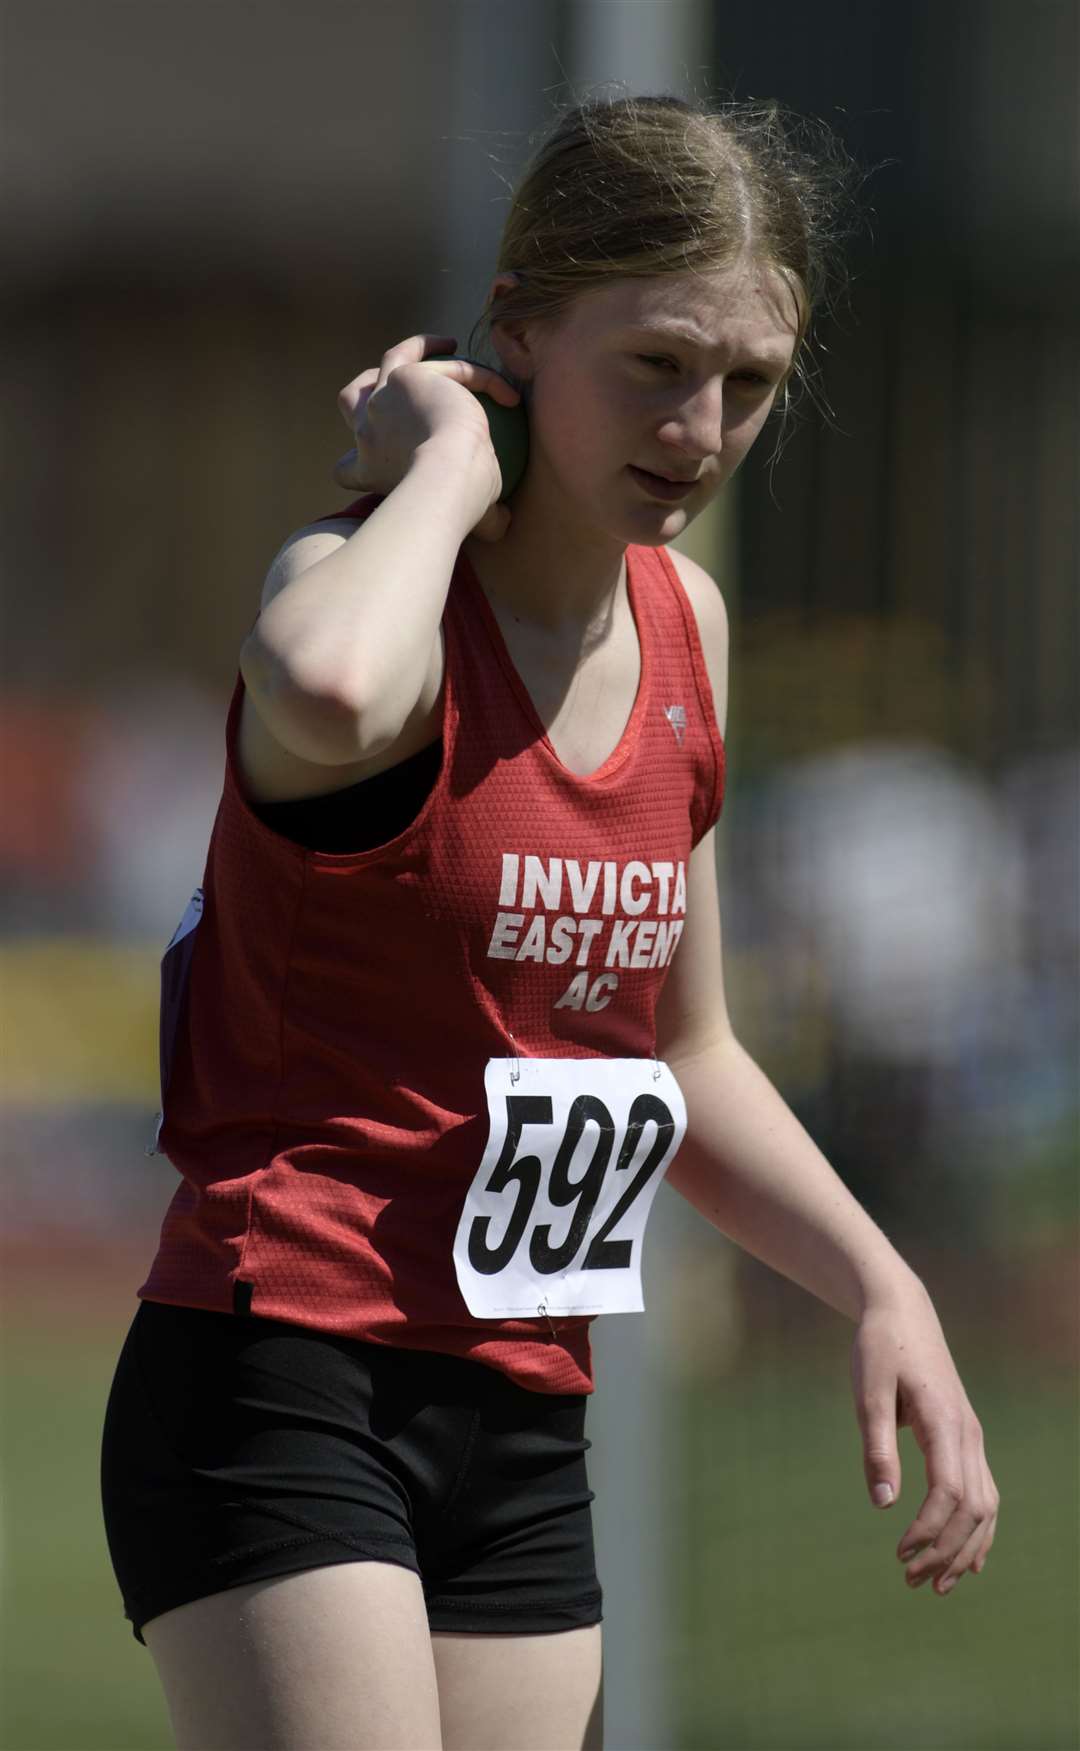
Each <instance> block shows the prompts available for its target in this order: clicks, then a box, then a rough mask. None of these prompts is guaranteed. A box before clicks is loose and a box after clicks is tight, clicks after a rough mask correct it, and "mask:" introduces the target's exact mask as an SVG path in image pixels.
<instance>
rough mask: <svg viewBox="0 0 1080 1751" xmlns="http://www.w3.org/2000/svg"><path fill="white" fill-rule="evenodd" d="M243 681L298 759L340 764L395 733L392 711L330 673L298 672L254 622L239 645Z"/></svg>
mask: <svg viewBox="0 0 1080 1751" xmlns="http://www.w3.org/2000/svg"><path fill="white" fill-rule="evenodd" d="M240 673H241V675H242V676H243V679H244V686H245V687H246V689H247V691H248V692H249V693H250V694H251V696H252V699H253V701H254V703H255V705H256V707H257V708H258V712H259V716H260V717H261V718H262V720H263V722H264V723H265V724H266V727H267V729H268V730H269V731H270V733H271V734H272V735H273V736H274V738H275V740H277V741H278V742H280V743H281V745H282V747H283V748H286V749H288V751H289V752H290V753H291V754H296V755H297V756H298V757H299V758H300V759H301V760H310V761H312V762H314V763H315V764H317V765H320V766H344V765H349V764H358V763H361V762H363V761H366V760H372V759H374V758H375V757H376V755H378V754H380V753H382V751H383V749H384V748H386V747H388V746H389V745H390V744H391V743H392V742H393V741H394V740H395V739H396V736H397V735H398V734H400V731H401V728H402V727H403V723H404V719H403V720H402V724H398V725H397V726H396V727H395V725H394V723H393V722H392V721H390V719H391V717H392V715H393V714H390V713H387V712H386V711H385V710H384V711H381V712H380V711H378V710H376V709H373V708H372V707H370V706H368V705H366V704H365V702H364V701H363V699H362V698H359V697H357V695H356V692H355V691H354V690H353V689H352V688H346V687H343V686H342V685H340V682H339V681H338V679H337V678H336V677H313V676H309V675H304V674H301V673H298V672H297V670H296V668H295V667H294V666H293V665H292V664H286V663H285V662H283V661H282V660H281V658H280V657H279V656H278V655H277V654H276V653H275V652H274V651H272V650H271V649H269V648H268V647H267V645H266V644H265V643H264V642H263V640H261V639H260V637H259V629H258V626H257V625H256V626H255V627H254V628H253V629H252V631H251V632H250V633H249V634H248V636H247V638H246V639H245V641H244V644H243V646H242V647H241V651H240Z"/></svg>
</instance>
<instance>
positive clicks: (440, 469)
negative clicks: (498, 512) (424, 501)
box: [408, 429, 499, 534]
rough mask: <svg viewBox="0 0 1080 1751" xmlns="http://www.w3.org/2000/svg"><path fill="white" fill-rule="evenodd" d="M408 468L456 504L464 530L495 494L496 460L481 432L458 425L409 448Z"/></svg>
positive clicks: (497, 486) (487, 440) (496, 486)
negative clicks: (411, 456)
mask: <svg viewBox="0 0 1080 1751" xmlns="http://www.w3.org/2000/svg"><path fill="white" fill-rule="evenodd" d="M408 472H409V475H413V474H417V475H419V476H421V477H422V478H423V479H424V480H425V482H426V483H427V486H428V488H429V489H430V490H432V491H438V492H440V493H441V494H443V495H445V496H446V497H447V498H448V499H449V500H450V501H451V502H452V503H455V504H460V506H461V511H462V516H463V518H464V520H465V533H466V534H467V533H468V531H469V530H470V529H472V528H473V526H474V525H475V524H476V523H477V522H479V520H480V518H481V517H482V516H483V515H484V512H485V511H486V510H487V509H488V508H489V506H490V505H492V504H493V503H494V502H495V499H496V498H497V496H498V490H499V470H498V464H497V463H496V461H495V456H494V451H493V450H492V448H491V443H490V440H489V439H488V437H487V435H486V433H484V432H477V433H476V434H475V436H474V435H473V433H471V432H469V431H462V430H460V429H459V430H457V431H455V432H454V433H453V434H450V433H443V434H441V435H438V436H436V437H432V438H426V439H425V440H424V442H423V443H422V444H418V445H417V447H416V450H415V451H414V452H413V459H412V462H411V463H410V465H409V470H408Z"/></svg>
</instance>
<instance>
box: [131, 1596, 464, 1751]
mask: <svg viewBox="0 0 1080 1751" xmlns="http://www.w3.org/2000/svg"><path fill="white" fill-rule="evenodd" d="M143 1635H144V1639H145V1641H146V1645H147V1647H148V1648H149V1649H150V1652H151V1654H152V1655H153V1658H154V1661H155V1664H156V1666H157V1669H158V1674H159V1676H160V1678H161V1683H162V1687H163V1689H164V1691H165V1697H166V1701H167V1703H168V1706H169V1713H170V1716H171V1718H172V1724H173V1732H174V1734H175V1736H176V1743H177V1746H178V1751H316V1748H317V1751H440V1747H441V1739H440V1730H439V1698H438V1691H437V1687H436V1680H435V1669H434V1664H433V1660H432V1650H431V1639H430V1636H429V1633H428V1625H427V1615H426V1612H425V1608H424V1597H423V1590H422V1587H421V1584H420V1581H419V1578H418V1577H417V1576H416V1575H414V1574H412V1573H410V1572H409V1571H408V1570H407V1569H403V1568H400V1567H397V1566H395V1565H393V1564H389V1563H380V1562H357V1563H342V1564H338V1565H336V1566H333V1567H328V1568H320V1569H311V1570H306V1571H304V1572H303V1573H301V1574H293V1575H286V1576H283V1577H279V1578H277V1579H274V1580H266V1581H257V1582H254V1583H249V1584H247V1585H244V1586H239V1587H231V1588H229V1589H228V1590H227V1591H226V1592H223V1593H215V1594H213V1595H212V1596H210V1597H208V1598H205V1599H198V1600H194V1601H192V1602H191V1603H190V1604H187V1605H181V1606H179V1607H177V1609H175V1610H173V1611H167V1612H164V1613H163V1614H162V1615H161V1616H160V1617H155V1618H153V1619H152V1620H151V1621H150V1622H149V1623H147V1624H145V1625H144V1628H143ZM462 1743H464V1741H462ZM492 1743H494V1741H492Z"/></svg>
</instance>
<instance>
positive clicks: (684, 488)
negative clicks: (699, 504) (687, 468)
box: [627, 462, 698, 504]
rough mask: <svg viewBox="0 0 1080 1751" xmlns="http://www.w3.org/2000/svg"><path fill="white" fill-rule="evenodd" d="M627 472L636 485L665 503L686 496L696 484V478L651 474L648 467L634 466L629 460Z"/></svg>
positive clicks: (674, 501)
mask: <svg viewBox="0 0 1080 1751" xmlns="http://www.w3.org/2000/svg"><path fill="white" fill-rule="evenodd" d="M627 473H628V474H631V475H633V477H634V479H635V480H636V481H637V483H638V485H639V486H640V487H642V488H643V489H644V491H645V492H647V493H651V494H652V496H653V498H656V499H663V500H664V501H665V502H666V503H667V504H674V503H676V502H677V501H678V500H679V499H685V498H688V497H689V495H690V494H691V493H692V492H693V490H694V488H695V487H696V486H697V484H698V483H697V481H696V480H669V479H668V477H667V475H665V474H653V473H652V472H651V471H650V470H649V469H648V468H635V467H634V464H633V463H632V462H631V463H630V464H629V465H628V467H627Z"/></svg>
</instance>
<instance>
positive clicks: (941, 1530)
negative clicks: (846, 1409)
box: [656, 555, 998, 1594]
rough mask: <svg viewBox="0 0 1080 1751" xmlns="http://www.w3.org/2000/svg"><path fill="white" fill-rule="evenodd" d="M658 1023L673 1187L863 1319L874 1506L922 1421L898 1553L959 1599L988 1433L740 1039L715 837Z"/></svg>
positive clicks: (702, 595)
mask: <svg viewBox="0 0 1080 1751" xmlns="http://www.w3.org/2000/svg"><path fill="white" fill-rule="evenodd" d="M673 557H677V564H678V569H679V572H680V575H681V577H682V578H683V582H684V583H685V584H686V586H687V589H688V592H689V594H690V597H691V601H692V602H693V604H694V608H695V612H696V614H697V617H698V625H699V629H700V632H701V637H702V644H703V647H704V650H705V656H706V661H707V663H708V667H709V673H710V679H711V681H712V686H713V696H714V702H715V704H716V707H717V715H718V718H719V721H720V723H721V727H722V726H723V716H722V713H723V710H724V702H725V700H726V682H727V636H726V635H727V627H726V618H725V616H724V613H723V606H722V603H721V602H720V598H719V595H718V593H717V591H716V586H715V585H714V584H713V582H712V579H711V578H709V577H708V575H707V573H704V572H702V571H701V568H700V567H698V566H693V565H692V562H690V561H688V560H687V559H685V558H684V557H682V556H674V555H673ZM656 1020H657V1053H658V1055H659V1056H660V1057H662V1058H664V1059H666V1060H667V1062H668V1063H669V1064H670V1065H671V1067H672V1069H673V1071H674V1073H675V1075H676V1077H677V1079H678V1082H679V1086H680V1087H681V1089H682V1091H683V1095H684V1098H685V1100H686V1109H687V1120H688V1123H687V1134H686V1139H685V1141H684V1143H683V1145H682V1147H681V1149H680V1150H679V1153H678V1155H677V1156H676V1158H675V1161H674V1162H673V1163H672V1165H671V1167H670V1168H669V1170H668V1174H667V1178H668V1180H669V1182H670V1183H671V1184H672V1185H673V1186H674V1187H675V1189H676V1190H677V1191H678V1192H680V1193H681V1195H682V1196H683V1197H685V1198H686V1199H687V1200H688V1202H689V1203H691V1204H692V1205H693V1206H694V1208H695V1209H696V1210H698V1211H700V1213H701V1214H702V1215H703V1216H705V1217H706V1219H707V1220H708V1221H710V1222H711V1223H712V1224H713V1225H714V1226H715V1227H716V1228H719V1229H720V1230H721V1231H722V1232H723V1233H724V1234H726V1235H728V1236H729V1237H730V1238H731V1239H732V1240H734V1241H735V1242H736V1243H737V1244H738V1245H739V1246H742V1247H743V1248H745V1250H746V1251H747V1252H750V1253H752V1254H753V1255H754V1257H755V1258H759V1259H761V1260H762V1261H763V1262H764V1263H765V1264H767V1265H770V1266H771V1267H772V1268H773V1269H774V1270H777V1271H779V1272H781V1273H782V1275H784V1276H786V1277H789V1278H790V1279H791V1280H792V1281H793V1282H796V1283H799V1284H800V1285H801V1286H802V1287H803V1288H805V1289H808V1290H809V1291H810V1293H811V1294H813V1295H816V1296H817V1297H818V1298H819V1299H820V1300H822V1301H824V1302H826V1303H827V1304H828V1305H829V1306H830V1307H833V1308H835V1309H836V1310H837V1311H838V1312H840V1313H843V1314H845V1315H846V1316H847V1317H848V1318H849V1319H852V1320H853V1321H855V1322H856V1327H857V1329H856V1335H855V1342H854V1347H853V1351H852V1377H853V1385H854V1392H855V1409H856V1416H857V1418H858V1422H859V1426H860V1429H861V1432H862V1437H863V1449H864V1469H865V1473H866V1481H867V1487H868V1489H869V1490H870V1493H871V1499H872V1500H874V1501H875V1502H876V1503H878V1505H880V1506H887V1505H888V1503H889V1502H891V1501H895V1500H896V1499H897V1497H898V1495H899V1491H900V1459H899V1450H898V1443H897V1430H898V1427H900V1426H902V1425H903V1424H905V1423H906V1424H910V1426H911V1428H912V1430H913V1432H914V1434H915V1438H916V1440H917V1442H918V1444H919V1446H920V1448H921V1449H922V1451H923V1453H924V1455H925V1458H926V1468H927V1482H928V1492H927V1495H926V1498H925V1500H924V1502H923V1504H922V1506H921V1508H920V1509H919V1512H918V1514H917V1516H916V1517H915V1519H914V1521H913V1522H912V1523H911V1525H910V1526H909V1527H908V1529H907V1531H906V1533H905V1534H904V1537H903V1538H902V1539H901V1541H900V1547H899V1551H898V1555H899V1556H900V1558H901V1560H902V1561H904V1562H906V1563H907V1578H908V1580H909V1582H910V1583H911V1584H912V1585H913V1586H918V1585H920V1584H921V1583H922V1582H923V1581H925V1580H928V1579H930V1578H931V1577H934V1584H935V1587H936V1590H937V1591H938V1593H939V1594H945V1593H947V1592H948V1591H949V1590H950V1588H951V1587H952V1585H953V1584H954V1582H955V1580H956V1579H958V1578H959V1576H960V1575H962V1574H964V1573H965V1572H966V1571H967V1570H968V1569H971V1570H973V1571H974V1572H975V1573H978V1572H979V1571H980V1570H981V1569H982V1567H983V1566H984V1564H985V1561H986V1556H987V1553H988V1551H989V1549H990V1546H991V1544H992V1543H993V1539H994V1532H995V1527H996V1520H997V1505H998V1495H997V1491H996V1489H995V1487H994V1482H993V1478H992V1477H991V1475H990V1470H989V1467H988V1466H987V1463H986V1457H985V1453H984V1450H983V1439H982V1429H981V1427H980V1425H979V1422H978V1419H977V1418H976V1416H975V1413H974V1411H973V1410H972V1408H971V1405H970V1404H969V1402H968V1399H967V1395H966V1393H965V1392H964V1388H963V1386H962V1384H961V1382H960V1378H959V1376H958V1374H957V1372H956V1368H955V1366H954V1364H953V1360H952V1357H951V1355H950V1354H949V1349H948V1345H947V1344H946V1342H945V1337H944V1334H943V1333H942V1330H941V1326H940V1323H939V1321H938V1318H937V1315H936V1314H935V1312H934V1308H933V1305H932V1303H931V1301H930V1297H929V1295H928V1294H927V1291H926V1289H925V1288H924V1286H923V1284H922V1283H921V1282H920V1280H919V1278H918V1277H917V1276H916V1275H915V1273H914V1272H913V1271H912V1270H911V1268H910V1266H909V1265H907V1264H906V1263H905V1261H904V1260H903V1259H902V1258H901V1257H900V1255H899V1254H898V1253H897V1252H896V1250H895V1248H894V1247H893V1246H892V1245H891V1243H890V1242H889V1240H888V1239H887V1238H886V1236H885V1235H884V1234H883V1233H882V1231H881V1230H880V1228H878V1226H877V1224H876V1223H875V1222H873V1221H872V1219H871V1218H870V1216H869V1215H868V1214H867V1212H866V1211H865V1210H864V1209H863V1208H862V1206H861V1204H859V1203H858V1201H857V1200H856V1199H855V1198H854V1197H853V1196H852V1194H851V1193H850V1192H849V1191H848V1189H847V1187H846V1186H845V1185H844V1183H843V1181H842V1180H841V1179H840V1178H839V1176H838V1175H837V1174H836V1173H835V1172H834V1171H833V1169H832V1168H831V1167H830V1166H829V1164H828V1162H827V1161H826V1160H825V1157H824V1156H823V1155H822V1154H821V1152H820V1150H819V1149H818V1148H817V1146H816V1145H815V1144H814V1143H813V1142H812V1140H811V1139H810V1137H809V1136H808V1135H807V1133H806V1131H804V1129H803V1127H802V1126H801V1125H800V1124H799V1122H798V1120H797V1119H796V1118H795V1115H794V1114H793V1113H792V1112H791V1110H790V1108H789V1107H788V1106H787V1105H786V1103H785V1102H784V1100H783V1099H782V1097H781V1096H780V1095H779V1094H778V1093H777V1091H776V1089H775V1088H774V1087H773V1086H772V1084H771V1082H769V1080H768V1078H767V1077H766V1076H765V1075H764V1073H763V1072H762V1071H761V1070H760V1069H759V1068H758V1066H757V1065H756V1064H755V1062H754V1060H753V1059H752V1058H751V1057H750V1055H749V1053H748V1052H746V1051H745V1049H744V1048H743V1047H742V1046H741V1045H740V1043H739V1041H738V1040H737V1039H736V1037H735V1034H734V1032H733V1030H732V1026H731V1022H730V1019H729V1015H728V1010H727V1003H726V999H725V996H724V976H723V957H722V948H721V926H720V905H719V898H718V893H717V881H716V861H715V845H714V835H713V834H712V833H709V834H707V835H706V837H705V839H704V840H702V842H701V844H700V845H698V847H697V848H696V850H695V851H694V853H693V855H692V857H691V860H690V870H689V877H688V888H687V917H686V927H685V930H684V932H683V936H682V940H681V942H680V944H679V949H678V952H677V954H676V955H675V958H674V960H673V962H672V965H671V967H670V969H669V971H668V974H667V979H666V982H665V985H664V989H663V992H662V994H661V998H660V1002H659V1003H658V1005H657V1015H656ZM882 1488H887V1489H888V1491H889V1492H890V1493H889V1494H888V1496H887V1497H886V1496H879V1495H878V1491H879V1490H881V1489H882Z"/></svg>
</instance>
